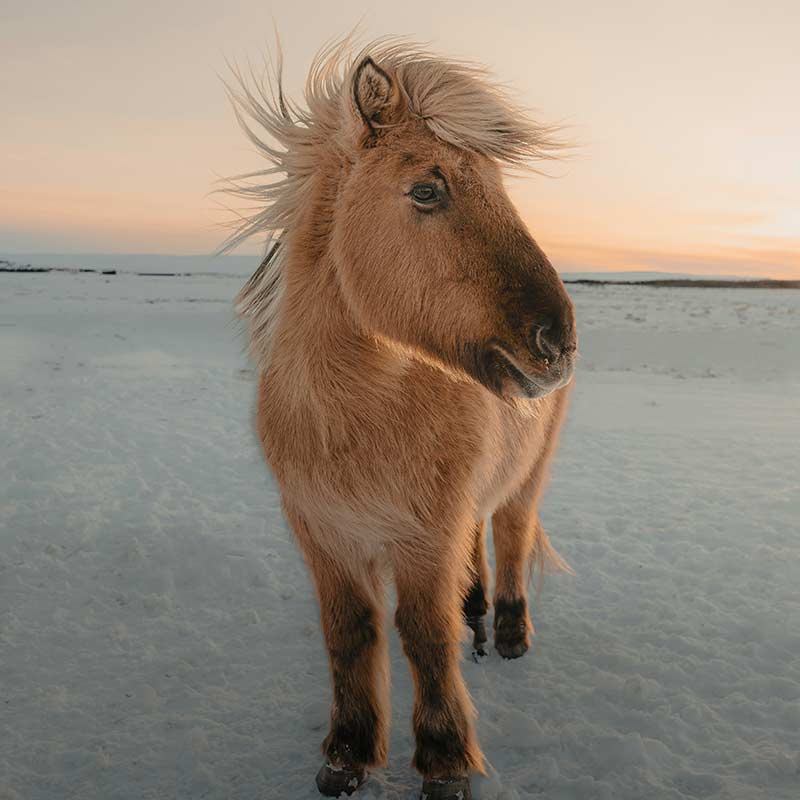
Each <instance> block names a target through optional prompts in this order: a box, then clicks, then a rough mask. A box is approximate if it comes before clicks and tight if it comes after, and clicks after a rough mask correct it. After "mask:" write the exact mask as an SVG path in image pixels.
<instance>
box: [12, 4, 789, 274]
mask: <svg viewBox="0 0 800 800" xmlns="http://www.w3.org/2000/svg"><path fill="white" fill-rule="evenodd" d="M16 6H17V7H16V8H15V7H14V6H12V8H11V9H10V10H4V11H3V21H2V25H0V74H2V75H3V76H4V77H3V99H4V101H5V102H4V116H3V124H2V126H0V257H2V256H3V255H4V254H10V253H23V252H27V253H34V252H38V253H42V252H60V253H66V252H105V253H109V252H159V253H208V252H211V251H213V250H214V249H216V247H217V246H218V245H219V244H220V242H221V241H222V239H223V238H224V232H223V231H222V230H221V229H220V228H219V223H221V222H222V221H224V219H226V215H225V213H224V212H223V211H221V210H220V208H219V207H218V205H217V202H216V200H215V199H214V198H213V197H210V196H209V191H210V190H211V189H212V188H214V187H213V183H214V180H215V178H216V177H217V176H219V175H228V174H235V173H238V172H243V171H249V170H252V169H257V168H259V166H260V163H259V159H258V157H257V156H256V155H255V154H254V153H253V152H252V151H251V150H250V149H249V147H248V146H247V144H246V142H245V141H244V139H243V137H242V135H241V133H240V132H239V130H238V128H237V126H236V123H235V121H234V119H233V115H232V113H231V111H230V109H229V107H228V104H227V100H226V98H225V95H224V92H223V90H222V86H221V83H220V80H219V79H218V75H219V74H223V73H224V72H225V58H226V57H227V58H230V59H232V60H238V61H240V62H246V61H247V59H248V58H249V59H251V60H253V61H254V62H256V63H258V62H259V61H260V58H261V54H262V53H264V52H266V51H267V50H268V49H269V47H270V45H271V42H272V24H273V22H272V20H273V17H274V19H275V22H276V23H277V25H278V27H279V29H280V31H281V37H282V40H283V46H284V51H285V61H286V78H287V87H288V89H289V91H290V93H292V94H294V95H295V96H297V95H298V94H299V91H300V88H301V86H302V82H303V80H304V78H305V71H306V69H307V68H308V65H309V63H310V61H311V58H312V57H313V55H314V53H315V52H316V50H317V49H318V48H319V47H320V46H321V45H322V44H324V43H325V42H327V41H328V40H329V39H331V38H332V37H336V36H339V35H341V34H344V33H346V32H347V31H348V30H349V29H350V27H352V26H353V25H355V24H356V23H358V22H359V21H360V22H361V26H360V29H361V30H362V31H363V38H364V39H367V38H370V37H372V36H378V35H383V34H404V35H408V36H409V37H411V38H414V39H417V40H421V41H427V42H430V43H431V46H432V48H433V49H435V50H438V51H441V52H443V53H446V54H448V55H454V56H459V57H463V58H468V59H470V60H474V61H479V62H482V63H484V64H486V65H487V66H489V67H490V68H491V69H492V70H493V71H494V72H495V74H496V75H497V76H498V77H499V78H500V79H501V80H502V81H503V82H505V83H507V84H509V85H511V86H512V87H513V88H514V89H515V90H516V91H517V92H518V93H519V95H520V98H521V100H522V101H523V102H524V103H525V104H526V105H529V106H531V107H535V108H537V109H539V112H538V113H539V114H540V116H541V118H542V119H543V120H544V121H547V122H561V123H565V124H567V125H568V126H569V130H568V135H569V136H570V137H571V138H572V139H575V140H577V141H578V142H579V143H580V146H579V148H578V149H577V150H576V152H575V153H574V154H573V155H572V157H571V158H570V159H569V160H567V161H565V162H562V163H559V164H555V165H552V166H551V167H548V172H550V173H551V175H552V176H553V177H551V178H545V177H539V176H535V175H534V176H532V177H530V178H526V179H522V180H520V179H514V180H512V181H511V182H510V190H511V193H512V197H513V198H514V200H515V202H516V203H517V204H518V206H519V208H520V211H521V213H522V215H523V218H524V219H525V220H526V221H527V223H528V225H529V227H530V229H531V231H532V232H533V234H534V236H535V237H536V238H537V239H538V240H539V242H540V244H542V246H543V247H544V249H545V250H546V252H548V254H549V255H550V256H551V259H552V260H553V262H554V263H555V265H556V266H557V267H558V268H559V269H562V270H570V271H577V270H623V269H625V270H628V269H636V270H662V271H673V272H691V273H701V274H744V275H760V276H772V277H794V278H800V152H799V151H800V147H799V146H798V142H800V103H798V102H797V99H796V98H797V91H798V86H800V58H798V56H797V33H798V31H800V3H797V2H796V1H795V0H774V2H771V3H768V4H764V3H760V2H755V1H753V2H732V1H731V0H724V2H723V0H703V2H696V0H692V1H691V2H687V1H686V0H674V1H673V2H671V3H668V4H654V3H635V2H613V0H609V2H604V3H596V2H590V1H589V0H581V1H580V2H578V0H572V1H571V0H564V2H560V3H552V2H547V3H545V2H536V1H533V2H532V1H531V0H525V2H522V0H519V1H515V2H502V1H501V2H496V3H486V2H481V3H472V2H467V0H443V2H439V3H435V4H433V3H430V2H429V0H425V2H421V1H420V0H407V1H406V2H403V3H393V4H383V5H382V4H373V5H370V6H368V7H365V6H364V5H363V4H361V3H358V2H354V1H353V0H339V2H337V3H327V4H323V3H320V2H318V0H314V2H308V0H293V2H285V1H284V2H276V3H272V4H269V3H267V2H264V0H259V1H258V2H255V1H254V2H250V1H249V0H248V1H246V2H236V0H232V2H229V3H224V4H222V3H219V2H216V0H214V1H213V2H212V0H198V2H195V3H192V4H191V5H188V6H184V5H182V4H171V3H163V2H149V1H146V0H140V1H139V2H135V3H134V2H128V3H111V4H110V3H107V2H95V1H94V0H85V1H84V2H82V3H80V4H59V5H53V4H52V3H50V2H42V1H41V0H31V1H30V2H28V3H25V4H22V3H18V4H16ZM365 12H366V13H365ZM259 249H260V245H259V243H257V242H253V243H252V244H249V245H247V246H245V247H243V248H242V250H241V251H240V252H252V253H257V252H258V251H259Z"/></svg>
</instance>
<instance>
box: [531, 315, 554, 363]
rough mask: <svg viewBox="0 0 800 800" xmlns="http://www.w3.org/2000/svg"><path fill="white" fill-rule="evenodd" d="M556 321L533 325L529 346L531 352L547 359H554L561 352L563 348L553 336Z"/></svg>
mask: <svg viewBox="0 0 800 800" xmlns="http://www.w3.org/2000/svg"><path fill="white" fill-rule="evenodd" d="M553 327H554V321H553V320H549V321H547V322H537V323H535V324H534V325H533V326H532V327H531V332H530V335H529V337H528V346H529V347H530V350H531V352H532V353H533V354H534V355H535V356H536V357H537V358H542V359H544V360H545V361H548V360H554V359H556V358H558V356H559V355H560V354H561V348H560V347H559V346H558V345H557V344H556V343H555V342H556V341H557V339H556V337H554V336H553Z"/></svg>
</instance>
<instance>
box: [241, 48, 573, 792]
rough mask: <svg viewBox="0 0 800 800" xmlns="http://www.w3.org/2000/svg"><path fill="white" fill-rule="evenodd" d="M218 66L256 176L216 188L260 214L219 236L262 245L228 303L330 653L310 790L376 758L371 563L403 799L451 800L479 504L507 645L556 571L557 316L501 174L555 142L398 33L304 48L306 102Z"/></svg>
mask: <svg viewBox="0 0 800 800" xmlns="http://www.w3.org/2000/svg"><path fill="white" fill-rule="evenodd" d="M236 76H237V78H238V84H237V85H235V86H234V87H229V92H230V94H231V98H232V101H233V105H234V109H235V110H236V113H237V117H238V118H239V121H240V123H241V124H242V126H243V127H244V129H245V131H246V132H247V134H248V135H249V137H250V139H251V141H252V142H253V143H254V144H255V146H256V147H257V149H258V150H259V151H260V152H261V153H262V154H263V155H264V156H265V157H266V158H267V160H268V161H269V162H270V166H269V167H268V168H267V169H265V170H263V171H260V172H257V173H251V174H249V175H244V176H238V178H237V179H233V185H232V191H233V192H235V193H237V194H239V195H240V196H243V197H245V198H247V199H249V200H251V201H254V202H256V203H258V207H257V208H256V210H254V211H253V213H252V215H250V216H244V217H242V218H241V221H240V224H239V227H238V229H237V230H236V232H235V233H234V234H232V235H231V237H230V238H229V240H228V242H227V247H228V248H230V247H234V246H236V245H237V244H239V243H240V242H241V241H243V240H244V239H246V238H248V237H249V236H251V235H253V234H256V233H260V232H267V234H268V236H269V239H268V247H267V256H266V258H265V259H264V261H263V263H262V264H261V266H260V267H259V268H258V270H257V271H256V272H255V274H254V275H253V276H252V277H251V278H250V280H249V281H248V282H247V284H246V286H245V287H244V288H243V289H242V291H241V292H240V294H239V297H238V310H239V312H240V314H241V315H242V316H243V317H244V318H245V319H246V321H247V323H248V325H249V338H250V344H251V352H252V354H253V357H254V360H255V362H256V365H257V368H258V399H257V411H256V418H257V423H256V427H257V432H258V436H259V438H260V441H261V443H262V446H263V451H264V455H265V457H266V461H267V462H268V464H269V466H270V467H271V469H272V471H273V473H274V476H275V478H276V480H277V483H278V485H279V487H280V492H281V496H282V503H283V508H284V512H285V515H286V518H287V519H288V521H289V523H290V525H291V528H292V530H293V532H294V534H295V536H296V538H297V541H298V542H299V545H300V548H301V550H302V552H303V555H304V557H305V560H306V562H307V564H308V567H309V569H310V572H311V575H312V577H313V580H314V584H315V586H316V591H317V594H318V598H319V608H320V615H321V623H322V629H323V633H324V639H325V644H326V647H327V651H328V655H329V659H330V672H331V678H332V684H333V703H332V708H331V718H330V731H329V733H328V735H327V736H326V738H325V740H324V742H323V752H324V756H325V761H324V763H323V766H322V768H321V769H320V771H319V774H318V775H317V786H318V788H319V790H320V792H321V793H322V794H324V795H327V796H338V795H339V794H340V793H342V792H344V793H346V794H350V793H352V792H353V791H354V790H355V789H356V788H357V787H358V786H359V785H360V784H361V783H362V781H363V780H364V778H365V775H366V769H367V768H368V767H370V766H373V765H380V764H381V763H383V762H385V759H386V755H387V739H388V726H389V711H390V709H389V694H388V655H387V640H386V634H385V632H384V616H385V615H384V577H385V575H387V574H390V575H391V576H392V577H393V579H394V582H395V586H396V591H397V611H396V614H395V623H396V625H397V628H398V630H399V634H400V638H401V641H402V645H403V649H404V652H405V655H406V656H407V658H408V660H409V662H410V665H411V670H412V674H413V679H414V686H415V697H414V711H413V728H414V734H415V737H416V749H415V754H414V759H413V764H414V766H415V767H416V769H417V770H419V772H420V773H421V774H422V778H423V784H422V797H424V798H427V799H428V800H456V798H461V800H466V799H468V798H469V797H471V791H470V783H469V774H470V772H472V771H482V770H483V756H482V753H481V750H480V748H479V745H478V743H477V740H476V737H475V733H474V727H473V716H474V710H473V707H472V704H471V701H470V699H469V696H468V693H467V690H466V687H465V685H464V680H463V678H462V675H461V671H460V666H459V659H460V644H459V642H460V639H461V636H462V631H463V628H462V625H463V624H464V622H465V621H466V623H467V624H468V625H469V626H470V627H471V628H472V630H473V632H474V647H475V649H476V651H478V652H480V653H483V645H484V643H485V641H486V633H485V626H484V617H485V615H486V613H487V610H488V608H489V596H488V590H489V574H488V573H489V568H488V562H487V555H486V541H485V531H486V519H487V517H489V516H491V519H492V530H493V538H494V546H495V554H496V579H495V585H494V595H493V598H492V603H493V604H494V646H495V648H496V649H497V651H498V652H499V654H500V655H501V656H502V657H504V658H517V657H518V656H521V655H522V654H523V653H524V652H525V651H526V650H527V649H528V647H529V636H530V634H531V633H532V632H533V627H532V625H531V621H530V617H529V613H528V602H527V597H526V595H527V583H528V578H529V572H530V567H531V565H532V564H534V563H538V565H539V566H540V567H542V566H543V565H544V564H545V563H547V562H550V563H553V564H554V565H555V566H564V565H563V562H560V560H559V558H558V556H557V554H556V553H555V551H554V550H553V549H552V547H551V546H550V544H549V540H548V538H547V535H546V534H545V532H544V530H543V529H542V526H541V524H540V522H539V519H538V516H537V501H538V500H539V496H540V494H541V491H542V488H543V484H544V481H545V474H546V471H547V465H548V461H549V460H550V457H551V456H552V454H553V451H554V448H555V445H556V441H557V437H558V432H559V427H560V426H561V423H562V419H563V417H564V414H565V408H566V403H567V395H568V392H569V388H570V386H569V384H570V381H571V378H572V375H573V372H574V368H575V361H576V357H577V355H576V353H577V337H576V331H575V317H574V312H573V306H572V303H571V301H570V299H569V297H568V295H567V293H566V290H565V288H564V285H563V284H562V282H561V280H560V278H559V276H558V274H557V273H556V271H555V269H554V268H553V267H552V266H551V264H550V262H549V261H548V259H547V257H546V256H545V254H544V253H543V252H542V250H541V249H540V248H539V246H538V245H537V244H536V242H535V241H534V240H533V238H532V237H531V235H530V233H529V232H528V230H527V229H526V227H525V225H524V223H523V222H522V220H521V219H520V216H519V215H518V213H517V211H516V210H515V208H514V206H513V205H512V203H511V201H510V199H509V197H508V195H507V193H506V191H505V189H504V185H503V172H502V170H503V168H504V167H509V166H510V167H520V166H523V165H525V164H527V163H531V162H532V161H535V160H536V159H541V158H548V157H555V156H554V153H555V151H556V148H557V147H558V146H559V142H558V140H557V138H556V136H555V135H554V129H553V128H550V127H547V126H542V125H539V124H537V123H535V122H533V121H532V120H531V119H530V118H529V117H528V116H526V114H525V113H524V112H523V111H522V110H521V109H520V108H519V107H518V106H517V105H516V104H515V103H514V102H513V101H512V100H511V99H510V98H509V95H508V93H507V92H506V91H505V90H503V89H501V88H500V87H498V86H496V85H493V84H492V83H491V82H490V80H489V78H488V76H487V73H486V72H485V70H483V69H482V68H480V67H476V66H473V65H470V64H467V63H464V62H457V61H450V60H446V59H444V58H441V57H438V56H435V55H432V54H430V53H428V52H426V51H425V50H424V49H421V48H419V47H415V46H412V45H409V44H407V43H405V42H403V41H399V40H394V39H391V40H386V39H384V40H379V41H377V42H374V43H372V44H371V45H369V46H367V47H366V48H365V49H364V50H363V51H361V52H360V53H359V54H358V55H355V56H354V55H353V54H352V51H351V50H350V49H349V45H347V43H342V44H340V45H338V46H333V47H331V48H329V49H328V50H327V51H323V52H322V53H321V54H320V55H319V56H318V57H317V60H316V61H315V63H314V65H313V67H312V69H311V71H310V74H309V77H308V80H307V84H306V89H305V100H306V105H305V107H301V106H300V105H298V104H295V103H293V102H292V101H290V100H289V99H287V98H286V97H285V95H284V93H283V89H282V84H281V78H280V64H278V67H277V68H276V69H275V70H274V72H273V73H272V74H271V77H270V78H269V79H268V80H267V81H266V82H265V83H260V82H258V81H257V80H256V81H255V84H254V83H253V80H244V79H242V76H241V74H240V73H238V72H236ZM255 128H261V129H262V130H261V131H257V130H256V129H255ZM264 133H266V134H267V136H266V137H265V136H264Z"/></svg>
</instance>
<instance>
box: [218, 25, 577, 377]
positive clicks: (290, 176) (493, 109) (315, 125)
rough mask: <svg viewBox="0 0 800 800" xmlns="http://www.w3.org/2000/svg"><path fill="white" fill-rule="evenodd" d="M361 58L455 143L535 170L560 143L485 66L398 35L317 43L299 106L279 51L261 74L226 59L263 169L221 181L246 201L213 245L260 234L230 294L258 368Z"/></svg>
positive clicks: (237, 106) (239, 112) (237, 109)
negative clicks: (387, 75)
mask: <svg viewBox="0 0 800 800" xmlns="http://www.w3.org/2000/svg"><path fill="white" fill-rule="evenodd" d="M366 56H370V57H371V58H372V59H373V60H374V61H375V62H376V63H377V64H379V65H380V66H381V67H382V68H384V69H389V70H391V72H392V73H393V74H394V77H395V80H396V81H397V83H398V85H399V87H400V90H401V92H402V94H403V97H404V99H405V101H406V104H407V107H408V110H409V111H410V113H411V114H413V115H415V116H417V117H419V118H420V119H422V120H423V121H424V122H425V124H426V125H427V126H428V128H429V129H430V131H431V132H432V133H433V134H434V135H436V136H437V137H438V138H439V139H441V140H443V141H445V142H448V143H450V144H452V145H454V146H456V147H459V148H462V149H466V150H472V151H475V152H478V153H482V154H483V155H486V156H488V157H490V158H493V159H495V160H497V161H498V162H500V163H501V164H503V165H506V166H510V167H528V168H533V165H534V164H535V163H536V162H538V161H541V160H545V159H553V158H556V157H557V155H558V151H559V150H561V149H562V148H563V147H564V146H565V143H564V142H562V141H561V140H560V139H559V138H558V135H557V134H558V129H557V128H556V127H553V126H547V125H542V124H539V123H537V122H535V121H534V120H533V119H532V118H531V117H530V115H529V113H528V112H527V111H526V110H525V109H524V108H523V107H521V106H520V105H518V104H517V103H516V102H515V101H514V99H513V98H512V97H511V95H510V93H509V91H508V90H507V89H506V88H505V87H503V86H501V85H499V84H497V83H493V82H492V81H491V79H490V74H489V72H488V71H487V70H486V69H485V68H484V67H481V66H479V65H476V64H472V63H468V62H465V61H458V60H452V59H447V58H443V57H440V56H438V55H434V54H432V53H430V52H427V51H426V50H425V49H423V48H422V47H421V46H419V45H415V44H413V43H410V42H407V41H406V40H404V39H398V38H394V37H391V38H383V39H377V40H375V41H373V42H371V43H369V44H367V45H366V46H365V47H363V48H362V49H361V50H360V51H356V50H355V49H354V48H353V47H352V44H351V39H350V37H348V38H346V39H344V40H342V41H339V42H336V43H334V44H332V45H329V46H328V47H326V48H323V49H322V50H321V51H320V52H319V53H318V54H317V56H316V57H315V59H314V61H313V63H312V66H311V69H310V70H309V74H308V78H307V80H306V84H305V90H304V99H305V107H302V106H300V105H297V104H296V103H294V102H293V101H291V100H290V99H288V98H287V97H286V96H285V94H284V91H283V80H282V56H281V52H280V48H278V57H277V61H276V63H275V64H274V66H272V65H268V66H267V69H266V70H265V74H264V75H263V76H262V77H260V78H259V77H258V76H256V75H255V73H254V71H253V70H252V68H251V69H250V71H249V74H248V75H247V76H245V75H243V74H242V72H241V71H240V70H239V69H238V68H237V67H235V66H232V67H231V72H232V75H233V82H232V83H226V85H225V88H226V91H227V93H228V96H229V98H230V101H231V104H232V106H233V109H234V113H235V114H236V118H237V120H238V122H239V125H240V126H241V127H242V129H243V130H244V132H245V134H246V136H247V137H248V139H249V140H250V141H251V142H252V143H253V145H254V146H255V148H256V150H257V151H258V152H259V153H261V154H262V155H263V156H264V157H265V158H266V160H267V162H268V163H269V165H270V166H269V167H267V168H266V169H263V170H258V171H256V172H250V173H246V174H243V175H237V176H233V177H232V178H229V179H227V183H226V186H225V188H224V189H223V190H222V191H225V192H226V193H228V194H231V195H234V196H236V197H239V198H242V199H244V200H246V201H248V202H249V203H250V204H252V205H251V207H250V208H249V209H247V210H245V211H243V212H241V213H238V214H237V218H236V219H235V220H234V221H233V223H232V227H233V232H232V233H231V234H230V236H229V237H228V238H227V239H226V240H225V242H224V243H223V245H222V248H221V250H220V252H222V253H225V252H229V251H230V250H232V249H234V248H235V247H237V246H238V245H239V244H241V243H242V242H244V241H245V240H247V239H249V238H250V237H251V236H253V235H255V234H260V233H266V235H267V242H266V248H265V250H266V256H265V258H264V260H263V261H262V263H261V265H260V266H259V267H258V269H257V270H256V272H255V273H254V274H253V275H252V277H251V278H250V279H249V280H248V281H247V283H246V284H245V286H244V287H243V288H242V290H241V291H240V292H239V294H238V296H237V298H236V308H237V311H238V313H239V314H240V316H242V317H244V318H246V319H247V321H248V323H249V333H250V341H251V346H252V349H253V353H254V355H255V356H256V359H257V361H258V362H259V363H260V365H261V366H262V367H263V366H264V365H265V364H266V363H267V361H268V357H269V345H270V341H271V339H272V333H273V331H274V327H275V323H276V320H277V314H278V310H279V307H280V300H281V297H282V295H283V290H284V278H285V265H286V258H287V250H288V247H287V243H288V237H289V236H291V232H292V230H293V229H294V228H295V227H296V225H297V222H298V218H299V216H300V213H301V210H302V209H303V208H304V206H305V205H306V201H307V200H308V195H309V192H310V191H311V187H312V177H313V175H314V174H315V171H316V169H317V166H318V164H319V160H320V158H321V157H322V156H323V153H326V152H328V153H329V152H330V151H331V150H330V149H331V147H337V146H338V147H341V148H342V150H344V151H346V148H347V147H348V143H347V142H346V141H345V136H346V133H347V127H346V121H347V112H348V111H349V109H348V106H347V104H348V103H349V102H351V100H350V94H349V91H348V90H347V87H349V86H351V85H352V80H353V77H354V73H355V70H356V69H357V67H358V65H359V64H360V63H361V61H362V60H363V59H364V58H365V57H366ZM350 146H352V145H350Z"/></svg>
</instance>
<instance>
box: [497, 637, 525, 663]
mask: <svg viewBox="0 0 800 800" xmlns="http://www.w3.org/2000/svg"><path fill="white" fill-rule="evenodd" d="M529 646H530V645H529V644H528V642H527V641H526V640H525V639H522V640H520V641H516V642H508V641H500V642H498V641H497V640H495V643H494V649H495V650H497V652H498V653H500V655H501V656H502V657H503V658H507V659H511V658H519V657H520V656H524V655H525V653H527V652H528V647H529Z"/></svg>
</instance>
